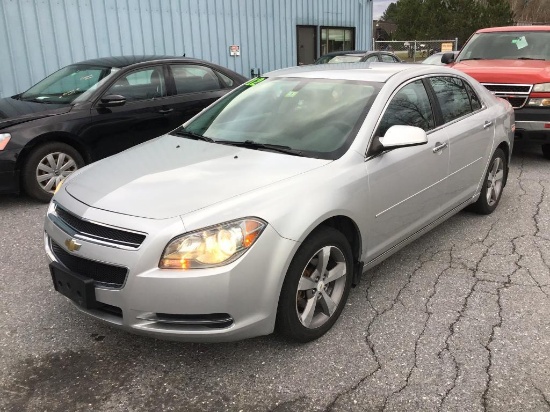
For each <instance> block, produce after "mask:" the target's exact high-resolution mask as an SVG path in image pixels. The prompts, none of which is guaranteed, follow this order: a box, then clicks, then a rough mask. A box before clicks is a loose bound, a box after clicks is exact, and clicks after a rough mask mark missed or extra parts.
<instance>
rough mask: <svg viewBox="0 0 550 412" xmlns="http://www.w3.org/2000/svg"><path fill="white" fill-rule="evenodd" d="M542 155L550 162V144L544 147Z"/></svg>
mask: <svg viewBox="0 0 550 412" xmlns="http://www.w3.org/2000/svg"><path fill="white" fill-rule="evenodd" d="M542 155H543V156H544V157H545V158H546V159H549V160H550V144H548V143H546V144H543V145H542Z"/></svg>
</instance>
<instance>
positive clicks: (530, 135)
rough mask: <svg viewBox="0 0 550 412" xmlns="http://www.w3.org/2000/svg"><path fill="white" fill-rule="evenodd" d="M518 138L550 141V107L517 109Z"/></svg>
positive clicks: (540, 141)
mask: <svg viewBox="0 0 550 412" xmlns="http://www.w3.org/2000/svg"><path fill="white" fill-rule="evenodd" d="M515 116H516V134H515V138H516V140H526V141H530V142H535V143H542V144H545V143H550V109H545V108H523V109H518V110H515Z"/></svg>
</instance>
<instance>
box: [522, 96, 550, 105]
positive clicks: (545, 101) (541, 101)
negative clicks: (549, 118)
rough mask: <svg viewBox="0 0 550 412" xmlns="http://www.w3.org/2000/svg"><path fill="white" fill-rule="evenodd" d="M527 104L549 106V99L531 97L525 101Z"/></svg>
mask: <svg viewBox="0 0 550 412" xmlns="http://www.w3.org/2000/svg"><path fill="white" fill-rule="evenodd" d="M527 106H529V107H550V99H549V98H546V97H545V98H540V97H536V98H531V99H529V101H528V102H527Z"/></svg>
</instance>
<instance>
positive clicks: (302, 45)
mask: <svg viewBox="0 0 550 412" xmlns="http://www.w3.org/2000/svg"><path fill="white" fill-rule="evenodd" d="M296 33H297V36H296V37H297V40H298V60H297V61H298V65H299V66H301V65H302V64H313V62H314V61H315V60H316V58H317V52H316V50H315V46H316V45H317V26H296Z"/></svg>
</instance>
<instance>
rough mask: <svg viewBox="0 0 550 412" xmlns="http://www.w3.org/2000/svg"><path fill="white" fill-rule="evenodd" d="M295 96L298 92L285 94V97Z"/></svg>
mask: <svg viewBox="0 0 550 412" xmlns="http://www.w3.org/2000/svg"><path fill="white" fill-rule="evenodd" d="M297 94H298V92H295V91H293V90H291V91H289V92H288V93H287V94H285V97H294V96H296V95H297Z"/></svg>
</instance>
